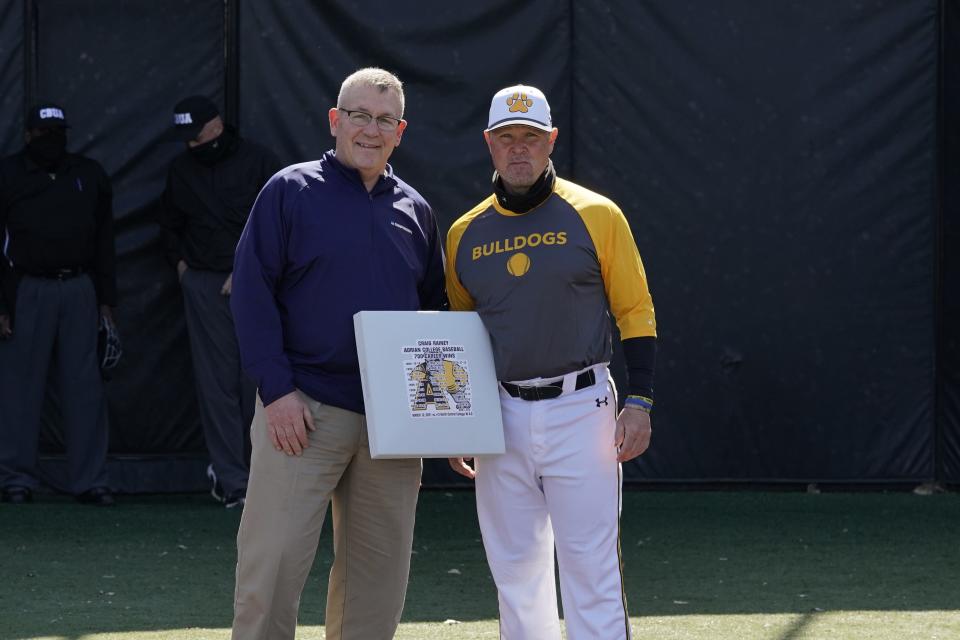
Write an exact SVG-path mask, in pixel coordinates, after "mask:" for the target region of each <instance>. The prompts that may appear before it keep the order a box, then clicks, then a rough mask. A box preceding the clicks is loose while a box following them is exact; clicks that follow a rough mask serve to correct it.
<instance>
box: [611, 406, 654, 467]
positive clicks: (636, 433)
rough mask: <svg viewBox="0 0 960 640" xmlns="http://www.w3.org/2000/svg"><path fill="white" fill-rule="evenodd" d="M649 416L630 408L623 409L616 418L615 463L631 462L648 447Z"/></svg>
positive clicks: (650, 430) (649, 433)
mask: <svg viewBox="0 0 960 640" xmlns="http://www.w3.org/2000/svg"><path fill="white" fill-rule="evenodd" d="M651 433H652V429H651V428H650V414H649V413H647V412H646V411H642V410H640V409H633V408H631V407H630V406H626V407H624V408H623V411H621V412H620V416H619V417H618V418H617V431H616V435H614V444H615V445H616V447H617V449H618V453H617V462H626V461H627V460H633V459H634V458H636V457H637V456H639V455H640V454H642V453H643V452H644V451H646V450H647V447H649V446H650V435H651Z"/></svg>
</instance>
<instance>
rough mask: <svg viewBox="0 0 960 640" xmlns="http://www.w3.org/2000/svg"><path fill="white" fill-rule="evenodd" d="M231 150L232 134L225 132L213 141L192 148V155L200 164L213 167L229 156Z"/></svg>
mask: <svg viewBox="0 0 960 640" xmlns="http://www.w3.org/2000/svg"><path fill="white" fill-rule="evenodd" d="M229 149H230V133H229V132H228V131H227V130H224V131H223V133H221V134H220V135H219V136H217V137H216V138H214V139H213V140H210V141H209V142H204V143H203V144H198V145H197V146H195V147H190V155H192V156H193V158H194V160H196V161H197V162H199V163H200V164H202V165H206V166H208V167H212V166H213V165H215V164H217V163H218V162H220V161H221V160H222V159H223V158H224V157H226V156H227V154H228V152H229Z"/></svg>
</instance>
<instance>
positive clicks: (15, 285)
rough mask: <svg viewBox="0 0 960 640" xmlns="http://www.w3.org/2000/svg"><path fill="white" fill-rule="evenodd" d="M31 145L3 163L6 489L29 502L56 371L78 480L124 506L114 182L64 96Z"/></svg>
mask: <svg viewBox="0 0 960 640" xmlns="http://www.w3.org/2000/svg"><path fill="white" fill-rule="evenodd" d="M26 129H27V132H26V136H25V139H26V142H27V144H26V147H25V148H24V149H23V150H22V151H21V152H20V153H17V154H14V155H12V156H9V157H7V158H4V159H3V160H2V161H0V234H2V236H0V249H2V252H3V256H2V259H0V285H2V286H0V488H2V499H3V501H4V502H17V503H21V502H29V501H30V500H31V499H32V491H33V489H34V488H35V487H36V484H37V481H36V479H35V466H36V461H37V447H38V443H39V436H40V419H41V414H42V410H43V401H44V390H45V386H46V382H47V378H48V370H49V367H50V365H51V364H53V366H54V368H55V371H54V372H53V374H54V375H52V376H51V379H53V380H55V381H56V383H57V384H58V385H59V391H60V398H61V414H62V417H63V433H64V437H65V440H66V449H67V466H68V470H69V480H68V482H69V486H68V487H67V489H68V490H69V491H70V492H71V493H73V494H74V495H75V496H76V497H77V499H78V500H80V501H81V502H87V503H92V504H98V505H110V504H113V497H112V495H111V493H110V490H109V488H108V486H107V472H106V458H107V435H108V425H107V406H106V398H105V397H104V393H103V382H102V380H101V377H100V369H99V365H98V362H97V329H98V326H99V323H100V318H101V317H105V318H106V319H107V320H109V321H111V322H112V317H111V312H110V308H111V307H113V306H114V305H115V304H116V299H117V284H116V274H115V268H114V264H115V258H114V256H115V249H114V238H113V211H112V192H111V189H110V180H109V178H107V174H106V173H105V172H104V170H103V167H101V166H100V164H99V163H97V162H96V161H94V160H91V159H89V158H85V157H83V156H80V155H76V154H72V153H67V151H66V145H67V133H66V132H67V119H66V116H65V115H64V112H63V109H61V108H60V107H58V106H57V105H55V104H41V105H37V106H35V107H33V108H31V109H30V111H29V112H28V114H27V119H26Z"/></svg>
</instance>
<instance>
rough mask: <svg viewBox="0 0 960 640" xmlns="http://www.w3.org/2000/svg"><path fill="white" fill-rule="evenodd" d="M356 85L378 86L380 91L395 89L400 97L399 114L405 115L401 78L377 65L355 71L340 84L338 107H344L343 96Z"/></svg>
mask: <svg viewBox="0 0 960 640" xmlns="http://www.w3.org/2000/svg"><path fill="white" fill-rule="evenodd" d="M355 87H376V88H377V89H379V90H380V93H384V92H386V91H393V92H394V93H396V94H397V97H399V98H400V113H399V114H397V115H398V116H400V117H401V118H402V117H403V110H404V105H405V100H404V97H403V83H402V82H400V78H398V77H397V76H395V75H393V74H392V73H390V72H389V71H385V70H383V69H379V68H377V67H367V68H365V69H360V70H359V71H354V72H353V73H351V74H350V75H349V76H347V79H346V80H344V81H343V84H341V85H340V94H339V95H338V96H337V108H338V109H339V108H342V107H343V97H344V96H345V95H346V94H347V93H348V92H349V91H350V90H351V89H353V88H355Z"/></svg>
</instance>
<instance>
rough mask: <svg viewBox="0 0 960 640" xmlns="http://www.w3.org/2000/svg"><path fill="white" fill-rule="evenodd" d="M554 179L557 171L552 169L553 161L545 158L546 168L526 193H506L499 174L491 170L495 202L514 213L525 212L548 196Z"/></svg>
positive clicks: (551, 190) (551, 191)
mask: <svg viewBox="0 0 960 640" xmlns="http://www.w3.org/2000/svg"><path fill="white" fill-rule="evenodd" d="M556 179H557V172H556V171H554V169H553V161H552V160H547V168H546V169H544V170H543V173H541V174H540V177H539V178H537V181H536V182H534V183H533V185H531V186H530V189H529V190H528V191H527V192H526V193H521V194H513V193H507V189H506V187H504V186H503V180H501V179H500V175H499V174H498V173H497V172H496V171H494V172H493V191H494V193H495V194H496V195H497V202H499V203H500V206H501V207H503V208H504V209H507V210H508V211H513V212H514V213H526V212H527V211H530V210H531V209H533V208H534V207H536V206H537V205H539V204H540V203H541V202H543V201H544V200H546V199H547V198H549V197H550V194H551V193H553V183H554V181H556Z"/></svg>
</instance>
